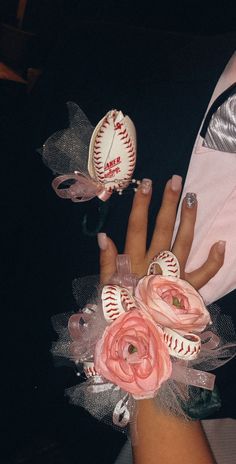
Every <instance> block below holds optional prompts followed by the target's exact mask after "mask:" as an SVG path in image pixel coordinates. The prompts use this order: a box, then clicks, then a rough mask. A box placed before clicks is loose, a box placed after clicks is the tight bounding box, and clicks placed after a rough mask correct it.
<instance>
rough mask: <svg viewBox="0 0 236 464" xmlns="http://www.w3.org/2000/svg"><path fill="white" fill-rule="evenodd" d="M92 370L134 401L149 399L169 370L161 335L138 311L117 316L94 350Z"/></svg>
mask: <svg viewBox="0 0 236 464" xmlns="http://www.w3.org/2000/svg"><path fill="white" fill-rule="evenodd" d="M95 368H96V371H97V372H98V373H99V374H100V375H102V376H103V377H105V378H106V379H107V380H110V381H111V382H113V383H114V384H116V385H119V387H121V388H123V389H124V390H125V391H127V392H129V393H131V394H132V395H133V396H134V398H136V399H141V398H152V397H154V396H155V394H156V392H157V390H158V389H159V387H160V386H161V384H162V383H163V382H164V381H165V380H167V379H168V378H169V377H170V375H171V371H172V364H171V361H170V356H169V353H168V348H167V345H166V344H165V342H164V340H163V332H162V330H161V329H160V328H159V327H156V326H155V324H153V322H152V321H151V320H149V319H148V318H146V317H145V316H144V315H143V314H142V313H141V312H140V311H139V310H136V309H134V310H130V311H129V312H126V313H124V314H122V315H121V316H119V317H118V318H117V319H116V320H115V321H114V322H113V323H112V324H111V325H110V326H108V327H107V328H106V329H105V332H104V334H103V336H102V339H101V340H99V341H98V343H97V345H96V350H95Z"/></svg>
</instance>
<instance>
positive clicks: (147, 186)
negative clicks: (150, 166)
mask: <svg viewBox="0 0 236 464" xmlns="http://www.w3.org/2000/svg"><path fill="white" fill-rule="evenodd" d="M140 188H141V192H142V193H143V194H144V195H147V194H148V193H150V191H151V188H152V181H151V179H143V180H142V182H141V185H140Z"/></svg>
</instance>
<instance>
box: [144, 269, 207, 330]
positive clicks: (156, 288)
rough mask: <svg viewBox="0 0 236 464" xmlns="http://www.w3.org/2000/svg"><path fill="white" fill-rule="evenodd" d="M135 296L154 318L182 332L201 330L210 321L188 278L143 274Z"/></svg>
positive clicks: (157, 321) (200, 298)
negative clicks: (186, 279) (187, 280)
mask: <svg viewBox="0 0 236 464" xmlns="http://www.w3.org/2000/svg"><path fill="white" fill-rule="evenodd" d="M135 297H136V298H137V300H138V302H139V303H140V306H141V308H142V309H143V310H144V312H147V313H148V314H149V315H150V316H151V318H152V319H153V321H154V322H156V323H157V324H159V325H161V326H163V327H169V328H171V329H175V330H179V331H182V332H202V331H203V330H204V329H205V327H206V325H207V324H209V323H210V322H211V318H210V314H209V312H208V311H207V309H206V307H205V305H204V302H203V299H202V297H201V296H200V295H199V293H198V292H197V291H196V290H195V289H194V288H193V287H192V285H190V284H189V283H188V282H186V281H185V280H182V279H177V278H176V277H165V276H162V275H154V276H153V275H150V276H145V277H143V278H142V279H141V280H140V281H139V282H138V285H137V287H136V289H135Z"/></svg>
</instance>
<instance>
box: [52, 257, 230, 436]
mask: <svg viewBox="0 0 236 464" xmlns="http://www.w3.org/2000/svg"><path fill="white" fill-rule="evenodd" d="M117 269H118V272H117V274H116V275H114V276H113V278H112V279H111V282H110V283H109V284H108V285H105V286H103V287H102V288H101V289H99V296H98V298H97V301H96V304H92V305H86V307H85V308H84V309H82V310H81V311H79V312H78V313H76V314H73V315H72V316H71V317H70V318H69V322H68V331H67V335H66V336H65V333H64V334H63V337H64V338H63V342H62V340H61V339H59V340H58V342H57V344H56V346H55V347H54V350H53V351H54V353H56V354H60V355H64V356H67V357H69V358H70V359H72V360H73V361H75V363H76V365H77V366H78V368H79V369H81V370H82V372H83V373H84V377H85V378H86V379H87V380H86V382H82V383H80V384H79V385H77V386H75V387H73V388H72V389H70V390H69V395H70V397H71V399H72V401H73V403H75V404H78V405H80V406H83V407H85V408H86V409H87V410H88V411H89V412H90V413H91V414H92V415H94V416H95V417H96V418H98V419H100V420H105V421H106V422H110V423H113V425H115V426H119V427H120V428H122V429H124V428H125V427H126V426H127V425H128V424H129V423H130V422H131V421H132V420H133V419H134V416H135V401H136V400H140V399H145V398H154V399H155V401H157V402H158V404H159V405H161V406H163V407H164V408H165V409H167V410H168V411H170V412H171V413H173V414H178V415H182V416H183V417H186V416H187V414H186V408H185V407H183V404H184V405H186V403H187V402H188V400H189V395H188V391H189V387H190V386H195V387H199V388H201V389H206V390H210V391H211V390H213V388H214V381H215V375H213V374H211V373H209V372H206V371H208V370H212V369H215V368H216V367H218V366H220V365H222V364H224V363H225V362H227V361H228V360H229V359H230V358H231V357H232V356H233V355H234V349H235V343H231V344H224V343H223V342H222V340H221V339H220V337H219V335H218V334H216V333H215V327H214V324H212V320H211V316H210V313H209V311H208V310H207V308H206V307H205V305H204V302H203V300H202V298H201V296H200V295H199V293H198V292H197V291H196V290H195V289H194V288H193V287H192V286H191V285H190V284H189V283H187V282H185V281H184V280H182V279H180V278H179V277H170V276H165V275H152V274H151V275H147V276H144V277H143V278H142V279H140V280H139V281H138V280H137V278H135V276H133V275H131V274H130V269H131V267H130V262H129V257H128V256H127V255H118V258H117ZM207 326H209V328H208V329H207V330H206V328H207ZM109 418H110V419H109Z"/></svg>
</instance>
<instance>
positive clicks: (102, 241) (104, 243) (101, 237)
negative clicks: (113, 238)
mask: <svg viewBox="0 0 236 464" xmlns="http://www.w3.org/2000/svg"><path fill="white" fill-rule="evenodd" d="M97 240H98V246H99V248H100V250H102V251H105V250H106V249H107V247H108V240H107V234H105V233H104V232H99V234H97Z"/></svg>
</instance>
